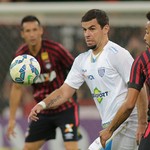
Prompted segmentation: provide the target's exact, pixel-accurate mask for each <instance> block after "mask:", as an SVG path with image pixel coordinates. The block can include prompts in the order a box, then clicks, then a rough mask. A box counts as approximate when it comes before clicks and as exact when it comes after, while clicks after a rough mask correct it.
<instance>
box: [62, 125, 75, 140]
mask: <svg viewBox="0 0 150 150" xmlns="http://www.w3.org/2000/svg"><path fill="white" fill-rule="evenodd" d="M73 126H74V125H73V124H66V125H65V127H66V128H65V131H64V132H65V138H66V139H72V138H73V136H74V134H73V133H72V132H73V129H72V128H73Z"/></svg>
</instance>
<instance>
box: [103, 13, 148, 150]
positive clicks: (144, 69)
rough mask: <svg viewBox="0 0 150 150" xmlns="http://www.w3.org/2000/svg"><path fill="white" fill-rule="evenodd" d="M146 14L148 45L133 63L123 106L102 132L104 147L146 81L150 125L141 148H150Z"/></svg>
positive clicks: (128, 113) (124, 117)
mask: <svg viewBox="0 0 150 150" xmlns="http://www.w3.org/2000/svg"><path fill="white" fill-rule="evenodd" d="M146 16H147V19H148V21H147V23H146V29H145V30H146V33H145V36H144V41H145V43H146V45H147V50H146V51H144V52H143V53H142V54H141V55H140V56H139V57H137V58H136V59H135V61H134V63H133V66H132V69H131V74H130V81H129V86H128V95H127V98H126V102H125V103H124V104H123V105H122V106H121V108H120V109H119V111H118V112H117V114H116V116H115V118H114V119H113V120H112V123H111V124H110V125H109V126H108V127H107V128H106V129H105V130H104V131H102V132H100V137H101V141H102V144H103V147H105V142H106V141H107V140H108V139H109V138H110V137H111V136H112V134H113V132H114V131H115V130H116V129H117V128H118V127H119V126H120V125H121V124H122V123H123V122H124V121H125V120H126V119H127V118H128V117H129V115H130V114H131V112H132V111H133V108H134V107H135V103H136V101H137V97H138V95H139V92H140V91H141V88H142V87H143V85H144V83H145V84H146V87H147V93H148V100H149V105H148V126H147V129H146V132H145V133H144V135H143V137H142V139H141V142H140V146H139V150H149V149H150V12H148V13H147V15H146ZM143 111H144V110H143ZM145 124H147V122H145V123H144V124H143V125H145Z"/></svg>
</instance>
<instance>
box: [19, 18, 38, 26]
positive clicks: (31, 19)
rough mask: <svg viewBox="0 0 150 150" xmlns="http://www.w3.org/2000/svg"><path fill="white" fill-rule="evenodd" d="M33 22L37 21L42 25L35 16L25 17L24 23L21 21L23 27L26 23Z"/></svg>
mask: <svg viewBox="0 0 150 150" xmlns="http://www.w3.org/2000/svg"><path fill="white" fill-rule="evenodd" d="M32 21H37V22H38V24H39V25H41V23H40V21H39V19H38V18H37V17H36V16H33V15H28V16H25V17H24V18H23V19H22V21H21V27H22V25H23V24H24V23H25V22H32Z"/></svg>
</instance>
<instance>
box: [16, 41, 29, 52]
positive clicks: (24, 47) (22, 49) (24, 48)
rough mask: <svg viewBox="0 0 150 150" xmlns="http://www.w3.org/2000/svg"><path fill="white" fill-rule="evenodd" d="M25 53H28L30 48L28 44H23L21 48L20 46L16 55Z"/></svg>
mask: <svg viewBox="0 0 150 150" xmlns="http://www.w3.org/2000/svg"><path fill="white" fill-rule="evenodd" d="M24 53H28V46H27V44H22V45H21V46H19V48H18V49H17V51H16V55H21V54H24Z"/></svg>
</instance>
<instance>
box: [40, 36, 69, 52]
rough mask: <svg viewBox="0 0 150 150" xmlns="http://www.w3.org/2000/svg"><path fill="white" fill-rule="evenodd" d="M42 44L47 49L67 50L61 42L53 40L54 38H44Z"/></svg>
mask: <svg viewBox="0 0 150 150" xmlns="http://www.w3.org/2000/svg"><path fill="white" fill-rule="evenodd" d="M42 46H43V47H45V48H46V49H47V51H48V50H49V51H63V50H67V49H66V48H65V47H64V46H63V45H62V44H61V43H59V42H56V41H53V40H47V39H43V40H42Z"/></svg>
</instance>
